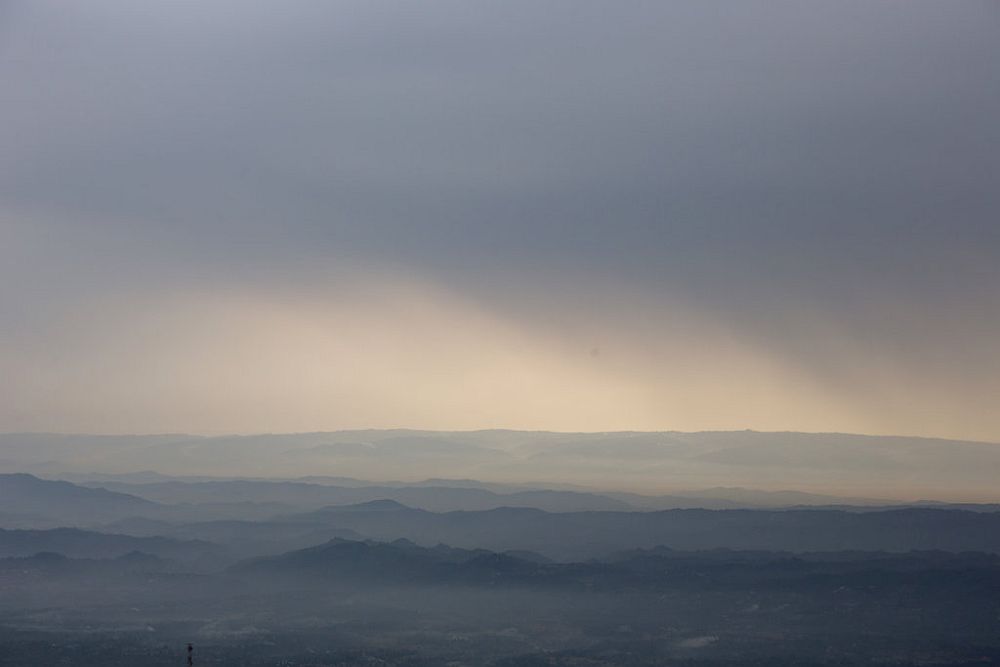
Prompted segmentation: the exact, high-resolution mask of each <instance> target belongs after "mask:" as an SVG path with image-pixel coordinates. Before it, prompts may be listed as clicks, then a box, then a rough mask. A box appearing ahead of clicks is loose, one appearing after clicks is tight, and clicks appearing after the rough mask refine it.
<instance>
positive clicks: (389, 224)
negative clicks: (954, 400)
mask: <svg viewBox="0 0 1000 667" xmlns="http://www.w3.org/2000/svg"><path fill="white" fill-rule="evenodd" d="M3 18H4V23H5V26H4V28H3V29H2V33H0V40H2V42H0V86H2V87H0V94H2V108H0V118H2V121H3V122H2V124H0V148H2V151H0V197H2V202H0V203H2V207H3V208H2V213H3V215H4V217H5V219H6V220H7V221H8V225H7V226H8V227H9V228H10V231H9V232H6V234H8V238H9V239H13V241H12V242H11V243H10V244H9V247H8V250H7V251H6V253H7V254H6V255H5V256H4V257H5V265H6V268H4V269H0V271H3V278H4V280H5V282H6V283H7V287H5V288H3V290H2V291H0V294H3V295H4V296H5V298H7V299H10V300H11V302H15V301H16V302H17V303H18V304H19V310H18V312H19V315H18V317H19V318H22V319H20V320H19V321H23V317H27V316H28V314H30V313H31V312H34V311H35V310H38V309H42V310H44V308H45V306H46V304H47V303H53V302H56V301H61V300H70V301H72V300H74V299H80V298H81V295H91V296H93V295H101V294H107V293H113V292H115V291H121V290H127V289H139V290H141V289H146V288H150V286H155V287H156V289H158V290H159V289H169V288H170V287H171V286H179V285H190V284H194V285H196V286H204V285H208V284H218V283H219V282H220V281H221V282H225V281H227V280H229V281H233V282H242V281H246V280H250V279H251V278H252V279H253V280H259V281H261V282H263V283H268V282H274V281H279V280H280V281H284V280H289V281H291V282H293V283H294V281H295V278H294V277H292V278H289V276H292V275H294V274H297V273H298V272H302V273H304V274H311V273H310V272H313V271H315V270H316V268H317V267H324V266H329V265H331V264H333V265H338V266H341V265H342V266H349V267H359V266H360V267H382V266H387V267H393V270H397V271H401V272H403V273H406V272H412V273H413V274H415V275H419V276H423V277H429V278H430V279H433V280H440V281H444V282H446V283H448V284H451V285H458V286H460V288H461V290H462V291H464V292H466V293H468V294H469V295H471V296H470V298H474V299H476V300H478V301H481V302H486V303H489V304H491V307H493V308H495V309H498V310H500V311H503V312H505V313H507V314H508V315H509V316H511V317H515V318H527V319H533V318H534V319H541V318H543V316H542V314H541V313H540V311H543V310H544V311H548V313H547V314H546V315H544V318H545V319H547V320H552V319H555V320H557V321H558V324H559V325H560V326H564V327H572V326H575V325H577V324H579V323H580V322H581V321H584V320H587V319H588V318H598V319H600V318H601V317H605V318H608V317H610V318H614V317H616V316H617V315H619V314H618V313H611V314H609V313H604V314H603V315H602V314H601V313H593V312H591V311H592V310H593V309H594V308H595V307H597V306H599V307H600V308H613V307H614V306H613V305H610V306H609V304H608V303H607V301H606V300H605V301H600V303H596V302H593V303H592V302H591V301H590V300H589V297H588V295H589V294H591V290H595V289H601V288H605V289H609V290H610V291H614V289H619V288H620V289H628V290H629V291H630V292H634V293H637V294H642V295H643V298H644V299H647V303H652V304H656V303H659V302H661V301H662V304H663V306H662V308H663V309H664V310H666V309H668V304H670V303H673V301H672V300H674V299H680V300H682V301H684V302H685V303H688V304H692V305H693V307H694V308H696V309H697V310H698V311H700V312H703V313H706V314H708V315H709V316H711V317H713V318H716V319H717V320H719V321H720V322H722V323H723V324H724V326H726V327H728V328H730V329H732V330H734V331H736V332H738V336H739V337H741V338H744V339H746V340H750V341H754V344H755V345H757V346H760V347H762V348H764V349H767V350H770V353H771V354H775V355H782V356H786V357H789V358H794V359H795V363H797V364H800V365H801V366H802V367H803V368H806V369H809V372H811V373H813V374H815V375H817V376H820V377H823V378H825V379H826V381H829V382H831V383H833V384H835V385H838V384H842V385H844V390H845V391H850V385H851V384H852V383H854V382H856V381H857V380H858V378H857V376H856V375H855V374H854V372H853V371H852V370H850V369H845V365H844V357H845V356H847V357H850V356H856V357H859V358H863V359H868V358H870V357H873V356H874V357H880V358H883V359H886V360H888V363H889V364H890V365H891V366H893V368H894V369H895V370H893V371H892V374H893V376H894V377H895V376H896V375H897V374H900V373H901V374H902V377H908V375H907V373H908V372H909V371H908V369H909V370H913V369H916V370H921V371H927V372H928V373H930V372H931V371H933V374H932V375H933V377H934V378H935V379H934V381H938V380H941V379H942V378H944V381H943V386H944V387H947V389H948V390H949V391H950V390H952V389H954V388H955V387H956V386H960V385H961V384H962V383H963V382H966V383H969V384H971V385H975V386H976V387H979V388H982V387H983V386H987V387H994V388H995V380H991V378H995V377H996V373H997V372H998V371H1000V368H998V367H997V363H998V362H997V361H996V359H997V355H996V354H994V352H996V351H997V350H996V344H995V343H993V342H991V341H992V340H993V339H995V338H997V336H996V334H997V333H998V332H1000V304H998V297H997V294H998V293H1000V273H998V269H997V266H1000V264H998V262H1000V225H998V224H997V223H996V221H995V218H996V214H997V212H998V211H1000V187H998V183H997V180H998V178H997V174H998V173H1000V125H998V124H997V122H996V118H998V117H1000V69H998V68H997V67H996V63H997V62H998V60H1000V39H998V38H1000V17H998V12H997V8H996V6H995V5H993V4H991V3H986V2H983V3H979V2H968V3H962V4H954V3H934V2H878V3H873V2H867V1H865V2H838V3H823V2H742V3H723V2H685V3H675V2H632V3H627V4H620V3H610V2H602V3H597V2H550V3H536V2H495V3H494V2H482V3H467V2H432V3H420V4H415V3H369V2H339V3H327V2H282V3H244V2H214V3H195V2H170V3H166V2H164V3H132V2H92V3H73V4H66V3H54V2H20V3H12V4H10V6H9V7H7V9H6V14H5V15H4V17H3ZM18 244H20V245H18ZM0 252H3V251H0ZM375 270H378V269H377V268H376V269H375ZM123 276H127V279H125V280H123ZM312 280H315V277H313V278H312ZM15 282H16V283H20V284H30V285H32V289H29V290H22V289H20V288H14V287H12V285H13V284H14V283H15ZM123 283H125V284H123ZM607 285H615V286H620V287H615V288H607ZM612 301H613V300H612ZM553 303H556V304H574V305H573V307H572V308H571V307H570V306H569V305H566V307H565V311H566V314H565V316H563V315H561V314H560V311H559V309H556V313H555V314H552V306H553ZM655 307H656V306H655V305H654V308H655ZM620 315H622V316H623V317H625V318H628V316H629V313H620ZM4 324H5V326H7V327H9V326H12V325H11V323H10V322H9V321H8V322H6V323H4ZM615 326H623V327H626V328H628V327H630V326H633V327H642V326H643V325H642V323H641V322H636V323H633V324H628V323H623V322H617V323H616V324H615ZM654 333H655V332H654ZM929 357H930V358H931V359H930V361H928V358H929ZM928 364H930V366H928ZM914 372H915V371H914ZM928 377H930V375H929V376H928ZM991 382H992V384H991ZM889 384H890V385H891V384H892V383H891V382H890V383H889ZM998 434H1000V430H998Z"/></svg>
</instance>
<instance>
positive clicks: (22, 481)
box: [0, 474, 157, 523]
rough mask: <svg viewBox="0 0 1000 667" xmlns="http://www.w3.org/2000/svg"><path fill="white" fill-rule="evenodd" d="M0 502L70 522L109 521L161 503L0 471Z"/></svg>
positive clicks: (9, 506) (18, 510)
mask: <svg viewBox="0 0 1000 667" xmlns="http://www.w3.org/2000/svg"><path fill="white" fill-rule="evenodd" d="M0 506H2V507H4V508H6V509H8V510H16V511H17V512H19V513H24V514H36V515H41V516H43V517H49V518H52V519H59V520H64V521H67V522H89V523H96V522H100V521H109V520H112V519H115V518H121V517H125V516H131V515H132V514H137V513H142V512H144V511H151V510H153V509H155V508H156V507H157V503H154V502H152V501H150V500H146V499H144V498H139V497H138V496H133V495H129V494H126V493H119V492H116V491H109V490H107V489H103V488H88V487H83V486H78V485H76V484H71V483H69V482H63V481H54V480H47V479H39V478H38V477H35V476H34V475H28V474H0Z"/></svg>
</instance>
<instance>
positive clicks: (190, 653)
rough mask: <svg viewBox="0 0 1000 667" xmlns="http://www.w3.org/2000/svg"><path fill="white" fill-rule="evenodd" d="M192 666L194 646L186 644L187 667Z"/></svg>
mask: <svg viewBox="0 0 1000 667" xmlns="http://www.w3.org/2000/svg"><path fill="white" fill-rule="evenodd" d="M192 665H194V646H192V645H191V644H188V667H192Z"/></svg>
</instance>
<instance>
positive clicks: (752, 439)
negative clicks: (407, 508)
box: [0, 430, 1000, 502]
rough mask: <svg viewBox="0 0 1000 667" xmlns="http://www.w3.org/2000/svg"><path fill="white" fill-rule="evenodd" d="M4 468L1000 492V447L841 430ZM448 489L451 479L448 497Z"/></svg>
mask: <svg viewBox="0 0 1000 667" xmlns="http://www.w3.org/2000/svg"><path fill="white" fill-rule="evenodd" d="M0 460H2V466H3V469H5V470H8V471H10V470H17V471H28V472H35V473H41V472H45V473H48V474H51V473H81V472H86V471H90V470H98V471H102V472H107V473H118V474H138V473H141V472H143V471H146V473H145V474H147V475H148V474H149V473H154V474H161V475H170V476H201V477H244V478H254V477H268V478H288V479H291V478H296V477H312V478H323V477H324V476H330V477H334V478H335V477H340V478H354V479H362V480H365V479H367V480H393V479H395V480H402V483H403V484H407V485H409V484H415V483H417V482H418V480H425V479H431V478H448V479H453V480H462V479H466V480H468V479H474V480H481V481H480V482H477V484H480V485H508V488H502V487H496V486H494V487H492V488H490V487H486V486H481V487H480V488H481V489H482V490H490V491H494V492H496V491H501V490H502V491H504V492H506V491H508V490H510V491H516V488H509V487H510V486H513V487H517V486H518V485H522V486H524V485H527V486H532V487H551V488H563V489H566V488H568V486H572V485H576V486H584V487H587V488H588V489H617V490H621V491H629V492H634V491H640V492H642V493H644V494H650V495H656V494H667V495H680V494H679V493H678V492H679V491H680V490H685V491H684V493H687V490H690V489H699V488H701V489H712V488H717V487H719V488H721V487H744V488H751V489H770V490H775V489H783V488H784V489H788V488H791V489H793V490H796V491H800V492H805V493H808V494H820V495H831V493H832V495H837V496H841V495H844V496H848V497H851V498H868V497H878V498H881V497H885V498H888V499H892V500H896V501H900V500H902V501H912V500H916V499H917V498H935V499H943V500H949V501H962V502H995V501H998V500H1000V497H998V492H997V490H996V483H995V471H996V470H998V469H1000V445H998V444H996V443H985V442H972V441H960V440H943V439H933V438H912V437H899V436H864V435H852V434H840V433H795V432H770V433H768V432H757V431H706V432H697V433H680V432H671V431H663V432H609V433H552V432H534V431H505V430H487V431H468V432H440V431H414V430H383V431H380V430H356V431H335V432H328V433H301V434H263V435H248V436H216V437H196V436H176V435H175V436H134V437H133V436H73V435H61V436H56V435H44V434H6V435H0ZM144 479H146V480H149V479H150V477H145V478H144ZM539 480H542V481H539ZM132 481H137V479H136V478H133V480H132ZM317 481H319V479H317ZM346 485H347V484H346V483H345V484H344V486H346ZM445 486H452V484H451V483H443V484H440V485H438V488H442V487H445ZM464 486H465V488H470V487H471V486H472V485H470V484H466V485H464ZM832 489H835V490H836V491H835V492H831V490H832ZM720 500H722V499H720ZM810 502H811V501H810Z"/></svg>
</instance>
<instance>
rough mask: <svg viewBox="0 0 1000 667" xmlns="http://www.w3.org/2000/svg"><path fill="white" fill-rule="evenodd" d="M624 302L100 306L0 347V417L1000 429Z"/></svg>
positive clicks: (932, 394) (250, 296)
mask: <svg viewBox="0 0 1000 667" xmlns="http://www.w3.org/2000/svg"><path fill="white" fill-rule="evenodd" d="M597 298H602V297H597ZM608 298H614V295H609V296H608ZM632 299H633V301H632V302H630V303H627V304H625V305H624V306H623V305H622V304H621V303H619V304H618V306H617V310H616V318H620V317H621V316H622V314H623V313H624V314H627V315H628V314H630V315H631V316H632V317H631V319H630V320H629V321H621V320H620V319H615V320H614V321H602V320H601V319H600V318H599V317H597V316H595V315H594V314H593V313H583V314H581V316H580V317H579V318H577V319H575V320H574V319H573V318H569V321H568V322H563V323H561V324H553V323H552V322H547V323H541V322H538V321H532V320H531V319H528V318H522V319H517V318H511V317H503V316H501V315H500V314H499V313H498V312H495V311H491V310H490V309H489V308H487V307H486V306H484V305H482V304H479V303H475V302H473V301H472V300H471V299H468V298H463V297H462V296H461V295H460V294H459V293H457V292H454V291H452V290H448V289H444V288H442V287H441V286H436V285H432V284H429V283H426V282H420V281H415V280H412V279H410V280H403V279H400V278H393V279H388V278H384V277H382V278H379V279H372V278H367V279H364V280H362V279H358V280H355V281H348V282H347V283H343V284H341V285H340V287H339V288H338V289H337V290H330V291H327V292H323V291H312V292H304V293H302V292H297V293H293V292H291V291H288V292H276V291H260V292H253V291H244V292H238V293H234V292H232V291H224V290H220V291H219V292H217V293H207V292H204V291H201V292H198V293H190V294H185V293H176V292H175V293H171V294H166V295H162V296H161V297H159V298H148V297H145V296H144V297H143V298H142V299H136V300H119V301H115V302H108V303H105V304H103V305H102V306H101V307H94V308H90V309H86V310H83V311H82V312H81V311H76V312H73V313H72V314H67V315H65V316H64V317H63V318H62V319H61V320H60V321H59V323H58V326H52V327H50V328H49V329H48V330H47V333H46V335H43V336H39V337H35V338H33V339H32V340H20V341H16V344H14V345H10V344H8V346H6V347H5V348H3V349H0V363H2V365H3V367H4V368H5V369H6V370H5V375H6V377H7V378H8V381H7V382H5V385H4V386H5V388H4V390H3V395H2V399H3V407H2V408H0V410H2V414H0V421H2V423H3V424H4V426H5V429H6V430H44V431H76V432H103V433H115V432H118V433H129V432H133V433H134V432H196V433H252V432H292V431H317V430H335V429H341V428H362V427H364V428H385V427H410V428H428V429H479V428H491V427H502V428H517V429H540V430H564V431H606V430H681V431H694V430H713V429H720V430H722V429H744V428H753V429H758V430H803V431H843V432H862V433H903V434H914V435H931V436H941V437H956V438H968V439H984V440H990V439H998V438H997V437H996V436H997V434H998V433H1000V424H998V423H997V421H998V419H997V418H996V417H994V416H993V415H992V414H982V413H977V412H976V410H975V406H972V409H970V410H966V411H963V410H962V406H961V405H944V404H941V403H940V402H939V400H940V394H939V392H937V391H935V390H934V388H932V387H926V388H924V387H921V386H916V385H913V384H909V383H908V382H907V379H906V377H905V376H900V375H897V374H895V370H894V369H892V368H889V367H887V366H886V364H885V362H884V361H883V362H882V363H881V364H879V363H877V362H875V360H874V359H872V358H867V359H864V360H863V363H858V358H851V364H852V367H853V368H854V371H853V375H852V376H851V377H850V383H851V385H852V388H851V389H849V390H847V391H843V390H841V389H840V388H839V386H838V385H837V384H836V383H830V382H826V381H825V380H826V378H824V377H820V376H816V375H810V374H809V372H808V370H807V369H802V368H797V367H796V366H795V365H794V363H792V360H789V359H787V358H783V357H782V356H780V355H778V354H775V353H774V352H773V350H770V349H769V348H767V347H766V346H762V345H754V344H752V343H751V342H748V341H745V340H739V339H738V338H736V337H735V336H734V334H733V333H732V332H731V331H728V330H727V329H726V328H725V327H724V326H722V325H721V324H720V323H717V322H713V321H712V320H711V319H709V318H706V317H705V316H703V315H700V314H699V313H697V312H696V311H694V310H693V309H691V308H687V307H685V306H684V305H682V304H677V305H675V306H673V307H671V308H669V309H667V308H664V307H663V306H662V303H661V305H659V306H658V307H654V306H653V305H652V304H646V303H642V302H640V301H639V300H638V299H636V298H635V297H632ZM856 353H858V351H856V350H847V351H845V354H846V355H848V357H850V355H854V354H856ZM876 397H877V400H875V398H876ZM956 403H957V401H956ZM974 415H976V416H978V420H977V419H974V418H973V416H974ZM991 420H992V421H991Z"/></svg>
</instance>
